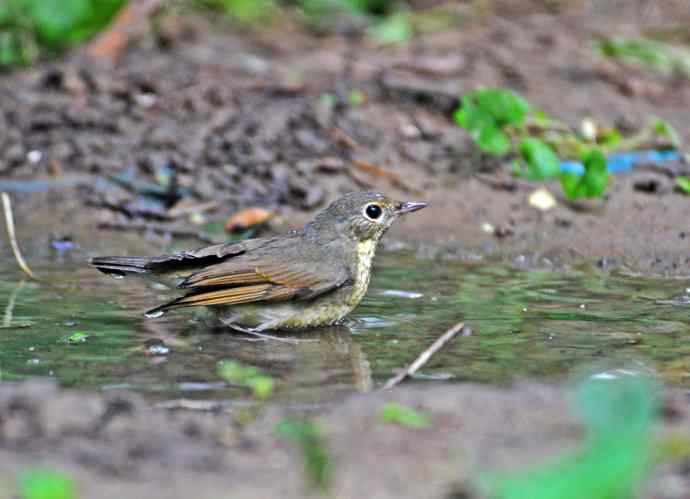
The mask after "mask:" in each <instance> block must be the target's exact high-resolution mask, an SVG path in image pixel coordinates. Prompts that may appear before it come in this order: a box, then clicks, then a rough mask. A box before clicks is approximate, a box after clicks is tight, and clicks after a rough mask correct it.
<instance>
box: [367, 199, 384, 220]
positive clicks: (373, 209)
mask: <svg viewBox="0 0 690 499" xmlns="http://www.w3.org/2000/svg"><path fill="white" fill-rule="evenodd" d="M362 215H364V218H366V219H367V220H371V221H372V222H376V223H380V222H381V221H382V220H383V208H382V207H381V205H380V204H378V203H369V204H368V205H366V206H365V207H364V209H363V210H362Z"/></svg>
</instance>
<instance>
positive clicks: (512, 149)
mask: <svg viewBox="0 0 690 499" xmlns="http://www.w3.org/2000/svg"><path fill="white" fill-rule="evenodd" d="M454 118H455V121H456V122H457V123H458V124H459V125H460V126H461V127H463V128H464V129H466V130H467V131H468V132H469V133H470V135H471V136H472V138H473V139H474V141H475V144H476V145H477V147H478V148H479V149H481V150H482V151H484V152H486V153H489V154H492V155H494V156H510V157H512V158H514V161H513V170H514V172H515V173H516V174H517V175H521V176H524V177H525V178H527V179H529V180H537V181H540V180H548V179H553V178H559V179H560V181H561V185H562V187H563V191H564V192H565V195H566V196H567V197H568V198H570V199H578V198H585V197H600V196H603V194H604V192H605V191H606V188H607V186H608V184H609V180H610V179H609V175H608V172H607V165H606V158H605V156H604V153H609V152H613V151H621V150H632V149H634V148H636V147H639V146H643V145H645V144H647V143H649V142H652V141H653V140H654V139H656V138H659V137H660V138H663V139H665V140H666V141H667V142H668V143H670V145H671V146H672V147H674V148H676V149H678V148H679V146H680V138H679V136H678V133H677V132H676V131H675V130H674V129H673V128H672V127H671V126H670V125H669V124H667V123H666V122H664V121H661V120H655V121H653V122H652V123H651V125H650V126H649V127H648V128H646V129H643V130H641V131H640V132H639V133H638V134H637V135H636V136H633V137H630V138H628V139H624V138H623V135H622V134H621V132H620V131H619V130H616V129H602V130H598V129H597V126H596V124H595V123H594V122H593V121H592V120H585V121H584V122H583V127H582V128H583V130H582V131H581V132H577V131H575V130H573V129H572V128H570V127H569V126H568V125H567V124H565V123H561V122H559V121H557V120H555V119H553V118H550V117H549V116H547V115H546V114H544V113H543V112H541V111H538V110H535V109H533V108H532V106H530V104H529V103H528V102H527V101H526V100H525V99H523V98H522V97H520V96H519V95H517V94H515V93H513V92H511V91H510V90H502V89H488V90H475V91H473V92H469V93H468V94H466V95H464V96H463V98H462V105H461V107H460V108H459V109H458V110H457V111H456V112H455V114H454ZM560 158H582V162H583V165H584V167H585V173H584V175H582V176H578V175H575V174H572V173H561V161H560Z"/></svg>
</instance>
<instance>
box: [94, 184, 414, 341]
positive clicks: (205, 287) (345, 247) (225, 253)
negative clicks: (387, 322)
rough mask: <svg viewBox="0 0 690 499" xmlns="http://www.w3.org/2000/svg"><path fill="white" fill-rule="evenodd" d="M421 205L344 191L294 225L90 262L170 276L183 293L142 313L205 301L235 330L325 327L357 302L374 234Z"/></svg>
mask: <svg viewBox="0 0 690 499" xmlns="http://www.w3.org/2000/svg"><path fill="white" fill-rule="evenodd" d="M425 206H426V203H413V202H398V201H394V200H392V199H390V198H388V197H386V196H384V195H383V194H380V193H377V192H352V193H349V194H346V195H344V196H343V197H341V198H340V199H338V200H337V201H335V202H333V203H332V204H331V205H330V206H329V207H328V208H326V209H325V210H323V211H322V212H320V213H319V214H318V215H317V216H316V218H315V219H314V220H313V221H312V222H310V223H308V224H307V225H306V226H304V227H303V228H302V229H299V230H293V231H290V232H288V233H287V234H285V235H282V236H277V237H271V238H257V239H248V240H246V241H242V242H234V243H223V244H216V245H213V246H208V247H205V248H201V249H198V250H194V251H184V252H181V253H176V254H172V255H162V256H154V257H136V256H135V257H123V256H103V257H96V258H92V259H91V260H90V263H91V265H93V266H94V267H96V268H97V269H98V270H100V271H101V272H104V273H107V274H112V275H114V276H118V277H122V276H124V275H126V274H151V275H153V276H156V277H164V278H173V279H174V280H175V281H176V282H177V286H178V287H179V288H181V289H183V290H185V291H186V294H184V295H183V296H181V297H179V298H176V299H174V300H172V301H169V302H167V303H165V304H163V305H160V306H159V307H156V308H154V309H152V310H149V311H148V312H147V313H146V316H147V317H159V316H161V315H163V313H165V312H166V311H167V310H169V309H174V308H180V307H195V306H200V305H207V306H211V307H212V308H213V309H214V310H215V311H216V312H217V314H218V317H219V319H220V320H221V322H223V323H224V324H226V325H227V326H229V327H231V328H233V329H235V330H238V331H242V332H248V333H260V332H261V331H267V330H281V329H304V328H310V327H319V326H329V325H332V324H335V323H337V322H338V321H340V320H341V319H342V318H343V317H345V316H346V315H347V314H348V313H349V312H350V311H352V309H354V308H355V307H356V306H357V305H358V304H359V302H360V301H361V300H362V297H363V296H364V294H365V293H366V291H367V288H368V286H369V278H370V277H371V264H372V260H373V258H374V253H375V252H376V246H377V244H378V242H379V240H380V239H381V236H383V234H384V233H385V232H386V231H387V230H388V228H389V227H390V226H391V225H392V224H393V222H395V220H396V219H398V218H399V217H400V216H401V215H404V214H406V213H410V212H413V211H417V210H420V209H422V208H424V207H425Z"/></svg>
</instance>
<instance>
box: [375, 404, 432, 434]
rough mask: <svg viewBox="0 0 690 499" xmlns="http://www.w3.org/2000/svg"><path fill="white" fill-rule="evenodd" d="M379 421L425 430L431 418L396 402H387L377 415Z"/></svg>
mask: <svg viewBox="0 0 690 499" xmlns="http://www.w3.org/2000/svg"><path fill="white" fill-rule="evenodd" d="M379 421H381V422H382V423H397V424H399V425H402V426H407V427H409V428H426V427H428V426H429V425H430V424H431V418H430V417H429V416H428V415H427V414H424V413H422V412H419V411H417V410H415V409H413V408H412V407H408V406H406V405H402V404H398V403H397V402H388V403H386V404H385V405H384V406H383V408H382V409H381V412H380V413H379Z"/></svg>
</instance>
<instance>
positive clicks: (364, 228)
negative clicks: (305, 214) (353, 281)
mask: <svg viewBox="0 0 690 499" xmlns="http://www.w3.org/2000/svg"><path fill="white" fill-rule="evenodd" d="M425 206H426V203H416V202H409V201H407V202H401V201H395V200H393V199H391V198H389V197H387V196H384V195H383V194H381V193H378V192H350V193H349V194H345V195H344V196H343V197H341V198H340V199H338V200H336V201H334V202H333V203H331V205H330V206H328V208H326V209H325V210H324V211H322V212H321V213H319V214H318V215H317V217H316V219H315V220H314V222H312V224H310V225H312V226H313V227H314V228H317V229H326V230H328V229H329V228H334V229H335V230H336V231H337V232H338V233H341V234H342V233H344V234H346V235H347V236H348V237H350V238H352V239H355V240H357V241H367V240H374V241H377V240H378V239H380V238H381V236H382V235H383V234H384V233H385V232H386V231H387V230H388V229H389V228H390V226H391V225H392V224H393V222H395V220H397V219H398V218H399V217H400V216H402V215H404V214H406V213H411V212H413V211H417V210H421V209H422V208H424V207H425Z"/></svg>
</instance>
